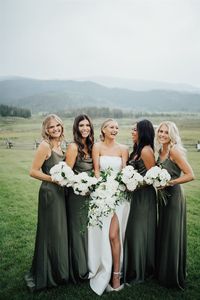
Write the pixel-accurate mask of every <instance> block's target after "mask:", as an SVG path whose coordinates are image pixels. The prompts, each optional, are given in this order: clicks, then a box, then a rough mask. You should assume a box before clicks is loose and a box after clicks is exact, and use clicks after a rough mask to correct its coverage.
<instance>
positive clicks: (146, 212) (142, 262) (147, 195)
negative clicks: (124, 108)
mask: <svg viewBox="0 0 200 300" xmlns="http://www.w3.org/2000/svg"><path fill="white" fill-rule="evenodd" d="M129 164H130V165H132V166H133V167H134V168H135V169H136V170H137V171H138V172H139V173H140V174H141V175H142V176H144V175H145V174H146V172H147V169H146V167H145V165H144V162H143V160H141V159H140V160H137V161H133V160H132V161H129ZM156 222H157V211H156V192H155V189H154V188H153V187H152V186H145V187H140V188H139V189H137V190H135V191H133V192H132V197H131V207H130V214H129V218H128V223H127V228H126V235H125V242H124V253H125V254H124V281H125V282H128V283H141V282H143V281H144V280H145V279H147V278H149V277H151V276H153V275H154V272H155V247H156Z"/></svg>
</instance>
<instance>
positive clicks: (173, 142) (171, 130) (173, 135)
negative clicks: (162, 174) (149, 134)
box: [155, 121, 186, 154]
mask: <svg viewBox="0 0 200 300" xmlns="http://www.w3.org/2000/svg"><path fill="white" fill-rule="evenodd" d="M162 125H165V126H166V127H167V128H168V134H169V138H170V143H169V146H168V148H169V151H170V149H171V148H172V147H173V146H176V147H177V148H178V149H179V150H180V151H181V152H182V153H183V154H185V153H186V149H185V148H184V147H183V144H182V141H181V137H180V134H179V130H178V128H177V126H176V124H175V123H174V122H171V121H164V122H161V123H160V124H159V125H158V127H157V128H156V134H155V147H156V150H157V151H158V152H160V150H161V149H162V145H161V144H160V143H159V140H158V132H159V130H160V128H161V126H162Z"/></svg>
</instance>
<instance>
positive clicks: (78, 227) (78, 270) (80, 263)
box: [67, 157, 93, 283]
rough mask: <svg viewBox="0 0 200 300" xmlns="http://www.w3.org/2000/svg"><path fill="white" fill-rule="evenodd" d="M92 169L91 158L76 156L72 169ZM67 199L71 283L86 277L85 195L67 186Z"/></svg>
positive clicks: (76, 170)
mask: <svg viewBox="0 0 200 300" xmlns="http://www.w3.org/2000/svg"><path fill="white" fill-rule="evenodd" d="M92 169H93V163H92V158H91V157H89V158H80V157H77V159H76V162H75V165H74V168H73V171H74V172H75V173H76V174H78V173H81V172H89V171H91V170H92ZM68 191H69V194H68V199H67V212H68V233H69V263H70V280H71V281H72V282H73V283H78V282H81V281H82V280H83V279H88V274H89V271H88V230H87V215H88V210H87V205H86V203H85V202H86V200H87V196H81V195H76V194H75V193H74V191H73V189H72V188H69V190H68Z"/></svg>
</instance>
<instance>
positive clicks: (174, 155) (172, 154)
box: [169, 146, 185, 160]
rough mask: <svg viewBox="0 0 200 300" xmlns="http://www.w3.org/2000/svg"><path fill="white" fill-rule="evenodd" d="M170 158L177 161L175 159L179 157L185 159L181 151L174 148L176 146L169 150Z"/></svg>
mask: <svg viewBox="0 0 200 300" xmlns="http://www.w3.org/2000/svg"><path fill="white" fill-rule="evenodd" d="M169 154H170V157H171V158H172V160H177V158H180V157H185V155H184V154H183V152H181V150H180V149H179V148H178V147H176V146H173V147H172V148H171V149H170V152H169Z"/></svg>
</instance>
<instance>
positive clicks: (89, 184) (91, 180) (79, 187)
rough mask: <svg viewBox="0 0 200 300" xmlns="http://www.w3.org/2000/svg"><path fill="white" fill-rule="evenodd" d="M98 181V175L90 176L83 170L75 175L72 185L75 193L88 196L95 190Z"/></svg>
mask: <svg viewBox="0 0 200 300" xmlns="http://www.w3.org/2000/svg"><path fill="white" fill-rule="evenodd" d="M97 182H98V179H97V178H96V177H94V176H90V175H88V173H86V172H81V173H79V174H77V175H74V178H73V185H72V187H73V190H74V193H75V194H77V195H81V196H86V195H88V194H89V193H90V192H91V191H92V190H93V188H94V186H95V185H96V184H97Z"/></svg>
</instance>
